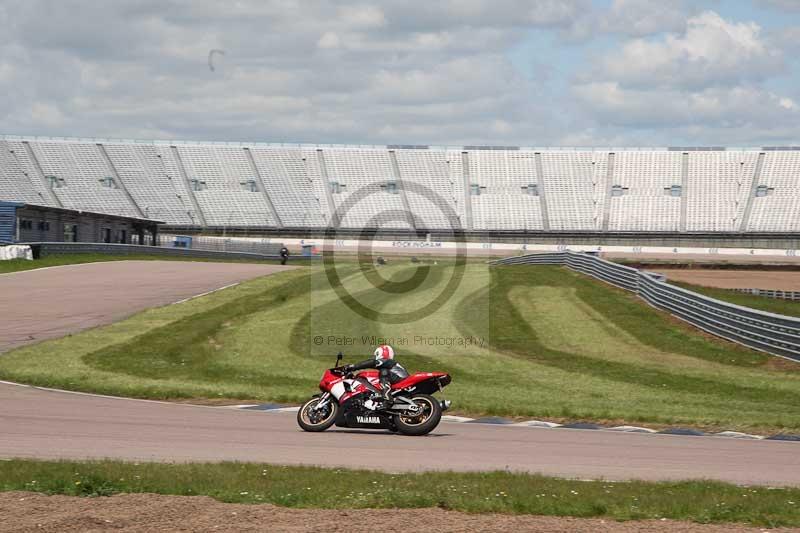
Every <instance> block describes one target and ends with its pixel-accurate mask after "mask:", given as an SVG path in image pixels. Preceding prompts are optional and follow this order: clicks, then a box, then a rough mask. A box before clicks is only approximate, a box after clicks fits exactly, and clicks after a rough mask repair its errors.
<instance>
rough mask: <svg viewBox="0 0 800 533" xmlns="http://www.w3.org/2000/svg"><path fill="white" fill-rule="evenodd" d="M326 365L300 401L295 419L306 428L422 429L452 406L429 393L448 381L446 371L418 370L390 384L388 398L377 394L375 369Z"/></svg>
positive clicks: (423, 432) (416, 431) (409, 432)
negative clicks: (350, 369)
mask: <svg viewBox="0 0 800 533" xmlns="http://www.w3.org/2000/svg"><path fill="white" fill-rule="evenodd" d="M341 360H342V354H341V353H339V354H338V355H337V357H336V366H334V367H333V368H329V369H328V370H326V371H325V373H324V374H323V375H322V379H321V380H320V382H319V388H320V390H321V391H322V393H321V394H315V395H314V396H313V397H312V398H311V399H310V400H308V401H307V402H306V403H304V404H303V405H302V407H300V410H299V411H298V412H297V423H298V424H299V425H300V427H301V428H303V429H304V430H305V431H325V430H326V429H328V428H329V427H331V426H332V425H334V424H336V426H337V427H344V428H372V429H388V430H389V431H393V432H397V433H402V434H404V435H426V434H428V433H430V432H431V431H433V430H434V429H435V428H436V426H438V425H439V421H440V420H441V418H442V412H443V411H446V410H447V409H449V408H450V402H449V401H447V400H441V401H440V400H437V399H436V398H434V397H433V394H434V393H435V392H437V391H441V390H442V389H443V388H444V387H445V386H446V385H447V384H449V383H450V380H451V378H450V375H449V374H446V373H444V372H417V373H416V374H412V375H410V376H408V377H407V378H405V379H403V380H401V381H398V382H397V383H393V384H392V388H391V391H390V396H391V401H388V402H387V401H385V400H375V399H373V398H374V396H375V394H376V393H378V392H379V391H380V380H379V377H378V371H377V370H362V371H361V372H359V373H357V374H355V373H352V372H346V371H345V370H344V367H341V366H339V363H340V362H341Z"/></svg>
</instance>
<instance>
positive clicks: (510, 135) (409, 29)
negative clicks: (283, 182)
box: [0, 0, 800, 146]
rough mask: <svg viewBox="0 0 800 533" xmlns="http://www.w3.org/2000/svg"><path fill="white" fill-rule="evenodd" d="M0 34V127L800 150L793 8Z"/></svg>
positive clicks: (180, 4)
mask: <svg viewBox="0 0 800 533" xmlns="http://www.w3.org/2000/svg"><path fill="white" fill-rule="evenodd" d="M0 28H2V30H1V31H0V52H2V53H0V89H2V94H3V95H4V98H0V117H2V118H1V119H0V124H2V127H1V128H0V129H2V131H1V132H0V133H9V134H20V135H65V136H97V137H123V138H144V139H149V138H158V139H196V140H247V141H268V142H309V143H363V144H372V143H375V144H384V143H403V144H437V145H461V144H512V145H525V146H531V145H532V146H671V145H673V146H674V145H681V146H683V145H727V146H759V145H772V144H800V0H707V1H696V2H690V1H688V0H687V1H683V2H681V1H679V0H670V1H663V0H441V1H438V2H434V1H432V0H429V1H420V2H418V3H415V2H413V1H409V0H383V1H350V0H343V1H340V2H333V1H324V0H320V1H317V0H269V1H266V0H252V1H250V0H235V1H230V2H219V1H216V0H215V1H210V0H209V1H201V0H108V1H104V2H97V1H95V0H87V1H81V0H62V1H58V2H56V1H49V0H0ZM210 50H223V51H224V55H222V54H219V53H216V54H214V57H213V65H214V69H213V70H212V69H211V68H209V64H208V57H209V51H210Z"/></svg>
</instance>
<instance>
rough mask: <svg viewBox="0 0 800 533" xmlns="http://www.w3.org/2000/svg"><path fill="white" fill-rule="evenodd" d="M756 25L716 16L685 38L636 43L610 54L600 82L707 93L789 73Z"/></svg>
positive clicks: (700, 20) (691, 25)
mask: <svg viewBox="0 0 800 533" xmlns="http://www.w3.org/2000/svg"><path fill="white" fill-rule="evenodd" d="M760 33H761V29H760V28H759V26H758V25H757V24H755V23H752V22H751V23H747V22H739V23H734V22H729V21H726V20H725V19H723V18H722V17H720V16H719V15H718V14H716V13H714V12H710V11H709V12H705V13H702V14H700V15H698V16H696V17H693V18H691V19H689V21H688V24H687V28H686V31H685V33H682V34H668V35H666V36H665V37H664V38H662V39H658V40H646V39H634V40H631V41H628V42H627V43H625V45H624V46H623V47H622V50H620V51H616V50H615V51H613V52H612V53H609V54H606V55H605V56H604V57H603V58H602V60H601V61H600V65H599V67H598V69H597V70H596V71H595V75H596V76H601V77H604V78H607V79H612V80H615V81H619V82H620V83H624V84H626V85H644V86H652V85H660V86H667V87H677V86H682V87H705V86H709V85H729V84H732V83H739V82H741V81H742V80H754V79H755V80H760V79H764V78H766V77H768V76H770V75H772V74H775V73H778V72H780V71H781V69H782V68H783V61H782V55H781V53H780V51H779V50H777V49H774V48H770V47H769V46H768V45H767V43H766V42H765V41H764V39H763V38H762V37H761V35H760Z"/></svg>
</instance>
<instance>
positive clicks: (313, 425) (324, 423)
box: [297, 398, 339, 432]
mask: <svg viewBox="0 0 800 533" xmlns="http://www.w3.org/2000/svg"><path fill="white" fill-rule="evenodd" d="M320 401H322V398H311V399H310V400H308V401H307V402H306V403H304V404H303V405H302V406H301V407H300V410H299V411H297V424H298V425H299V426H300V427H301V428H302V429H303V430H304V431H312V432H316V431H325V430H326V429H328V428H329V427H331V426H332V425H333V423H334V422H336V414H337V413H338V412H339V404H338V403H337V402H336V400H334V399H332V398H331V399H329V400H328V402H327V403H326V404H325V405H324V406H322V407H320V408H317V405H318V404H319V403H320Z"/></svg>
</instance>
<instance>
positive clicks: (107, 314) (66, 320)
mask: <svg viewBox="0 0 800 533" xmlns="http://www.w3.org/2000/svg"><path fill="white" fill-rule="evenodd" d="M287 268H292V267H283V266H280V265H259V264H249V263H206V262H190V261H110V262H106V263H86V264H81V265H67V266H59V267H51V268H43V269H35V270H26V271H22V272H14V273H10V274H2V275H0V294H2V295H3V297H2V298H0V317H3V319H2V320H0V353H2V352H4V351H8V350H10V349H12V348H16V347H18V346H22V345H24V344H31V343H33V342H38V341H41V340H44V339H52V338H56V337H63V336H64V335H67V334H69V333H75V332H77V331H81V330H84V329H88V328H92V327H96V326H101V325H104V324H110V323H112V322H117V321H119V320H122V319H123V318H126V317H128V316H130V315H132V314H134V313H137V312H139V311H143V310H145V309H148V308H151V307H157V306H161V305H167V304H170V303H174V302H177V301H180V300H182V299H186V298H191V297H194V296H197V295H200V294H203V293H208V292H211V291H214V290H218V289H221V288H223V287H228V286H231V285H235V284H237V283H240V282H242V281H245V280H248V279H252V278H257V277H259V276H266V275H268V274H273V273H275V272H278V271H280V270H284V269H287Z"/></svg>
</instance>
